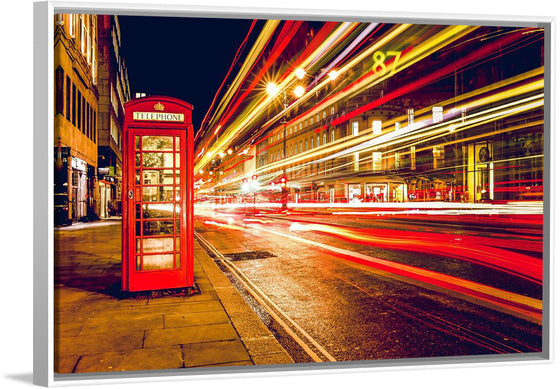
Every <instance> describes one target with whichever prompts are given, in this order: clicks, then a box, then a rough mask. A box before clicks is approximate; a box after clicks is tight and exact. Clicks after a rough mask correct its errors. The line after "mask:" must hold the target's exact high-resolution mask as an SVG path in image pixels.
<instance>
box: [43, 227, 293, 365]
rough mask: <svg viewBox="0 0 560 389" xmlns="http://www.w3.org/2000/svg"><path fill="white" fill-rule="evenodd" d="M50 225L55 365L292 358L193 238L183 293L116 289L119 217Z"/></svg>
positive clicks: (215, 362) (246, 361)
mask: <svg viewBox="0 0 560 389" xmlns="http://www.w3.org/2000/svg"><path fill="white" fill-rule="evenodd" d="M87 224H88V223H84V225H83V226H81V228H68V229H65V228H63V229H57V230H56V231H55V241H56V245H55V246H56V247H58V249H59V250H58V251H57V252H56V253H55V276H56V277H55V278H56V284H55V315H54V319H55V323H56V324H55V336H54V346H55V371H56V372H57V373H60V374H64V373H85V372H110V371H132V370H134V371H142V370H164V369H176V368H184V367H197V368H204V367H216V366H242V365H252V364H273V363H293V361H292V359H291V358H290V357H289V355H288V354H287V353H286V352H285V351H284V349H283V348H282V347H281V346H280V344H279V343H278V342H277V341H276V339H275V338H274V337H273V336H272V334H271V333H270V331H269V330H268V329H267V328H266V326H265V325H264V324H263V323H262V322H261V321H260V319H259V318H258V316H257V315H256V314H255V313H254V312H253V311H252V309H251V308H250V307H249V306H248V305H247V303H246V302H245V301H244V299H243V298H242V297H241V295H240V294H239V293H238V292H237V290H236V289H235V288H234V287H233V285H232V284H231V282H230V281H229V279H228V278H227V277H226V276H225V274H224V273H223V272H222V271H221V270H220V269H219V267H218V266H217V265H216V263H215V262H214V260H213V259H212V258H210V257H209V256H208V255H207V253H206V252H205V251H204V250H203V249H202V247H201V246H200V245H199V244H198V242H196V241H195V242H194V244H195V247H194V248H195V282H196V283H197V288H198V291H199V293H198V294H194V295H190V296H161V297H159V296H157V297H140V296H139V297H136V298H134V297H133V296H132V297H131V296H123V295H122V294H121V293H120V271H121V256H120V250H121V247H120V244H121V243H120V234H121V230H120V224H118V223H115V222H114V221H112V222H110V223H104V222H94V223H91V226H88V225H87Z"/></svg>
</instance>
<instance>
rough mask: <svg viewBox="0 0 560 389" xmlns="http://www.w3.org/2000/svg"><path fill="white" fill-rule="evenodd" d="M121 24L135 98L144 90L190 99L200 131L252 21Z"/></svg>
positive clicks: (139, 20)
mask: <svg viewBox="0 0 560 389" xmlns="http://www.w3.org/2000/svg"><path fill="white" fill-rule="evenodd" d="M119 22H120V26H121V38H122V46H123V47H122V55H123V57H124V60H125V63H126V64H127V71H128V77H129V81H130V87H131V92H132V97H134V94H135V93H136V92H145V93H146V94H147V95H167V96H171V97H176V98H178V99H181V100H184V101H187V102H189V103H191V104H192V105H194V111H193V124H194V129H195V131H196V130H198V128H199V127H200V122H201V121H202V119H203V117H204V115H205V114H206V111H207V110H208V108H209V107H210V104H211V102H212V99H213V98H214V94H215V93H216V91H217V90H218V88H219V87H220V84H221V83H222V81H223V79H224V77H225V76H226V74H227V71H228V69H229V67H230V65H231V63H232V60H233V58H234V56H235V53H236V52H237V49H238V48H239V46H240V45H241V42H242V41H243V39H244V38H245V36H246V35H247V33H248V31H249V27H250V25H251V20H248V19H247V20H245V19H205V18H200V19H195V18H171V17H144V16H119ZM255 30H256V31H258V29H254V30H253V34H252V36H253V35H254V34H255ZM251 44H252V42H251V41H249V42H248V43H247V46H248V47H249V48H250V47H251ZM242 60H243V56H241V61H242ZM235 74H236V72H235V71H232V74H230V77H231V76H235Z"/></svg>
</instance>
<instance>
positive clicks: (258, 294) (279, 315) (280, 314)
mask: <svg viewBox="0 0 560 389" xmlns="http://www.w3.org/2000/svg"><path fill="white" fill-rule="evenodd" d="M194 234H195V236H196V237H197V239H198V240H200V241H201V242H202V243H203V244H204V245H205V246H206V247H207V248H208V249H209V250H210V251H212V253H214V255H216V257H217V258H219V259H220V261H221V262H222V263H223V264H224V266H226V267H227V268H228V269H229V270H230V271H231V272H232V274H234V275H235V276H236V277H237V279H238V280H239V281H240V282H241V283H242V284H243V286H244V287H245V289H246V290H247V291H248V292H249V293H250V294H251V296H253V297H254V298H255V299H256V300H257V301H258V302H259V304H261V306H263V308H265V309H266V311H267V312H268V313H269V314H270V315H271V316H272V317H273V318H274V319H275V320H276V322H277V323H278V324H279V325H280V326H281V327H282V328H283V329H284V330H285V331H286V332H287V333H288V334H289V335H290V336H291V337H292V338H293V339H294V340H295V341H296V342H297V343H298V344H299V345H300V346H301V347H302V348H303V350H304V351H305V352H306V353H307V354H308V355H309V356H310V357H311V359H313V360H314V361H315V362H325V359H326V360H327V361H330V362H336V359H335V358H334V357H333V356H332V355H331V354H330V353H329V352H328V351H327V350H325V348H324V347H323V346H321V345H320V344H319V343H318V342H317V341H316V340H315V339H313V337H311V335H309V334H308V333H307V332H306V331H305V330H304V329H303V328H302V327H301V326H300V325H299V324H297V323H296V322H295V321H294V320H293V319H292V318H290V317H289V316H288V315H287V314H286V313H285V312H284V311H282V310H281V309H280V307H278V305H276V304H275V303H274V302H273V301H272V300H271V299H270V298H269V297H268V296H267V295H266V294H265V293H264V292H263V291H262V290H261V289H260V288H259V287H257V286H256V285H255V284H254V283H253V282H251V280H250V279H249V278H248V277H247V276H246V275H245V274H244V273H243V272H242V271H241V269H239V268H238V267H237V266H235V264H233V263H232V262H231V261H230V260H228V259H227V258H226V257H224V255H223V254H222V253H220V252H219V251H218V250H217V249H216V248H215V247H214V246H213V245H212V244H211V243H210V242H209V241H208V240H206V239H205V238H204V237H203V236H202V235H201V234H200V233H198V232H196V231H195V232H194ZM287 322H288V323H289V324H288V323H287ZM294 329H295V331H294ZM296 331H297V332H299V333H300V334H301V335H302V336H303V337H304V338H305V339H306V340H307V342H309V343H311V344H312V345H313V346H314V347H315V348H316V349H317V350H318V351H319V353H320V354H322V355H323V358H321V356H319V355H318V353H316V352H315V351H314V350H312V349H311V347H310V346H309V344H308V343H307V342H306V341H305V340H303V339H302V338H301V337H300V336H299V335H298V334H296Z"/></svg>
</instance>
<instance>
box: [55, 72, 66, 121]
mask: <svg viewBox="0 0 560 389" xmlns="http://www.w3.org/2000/svg"><path fill="white" fill-rule="evenodd" d="M55 73H56V74H55V76H56V114H57V115H58V114H61V115H62V114H63V113H64V70H62V67H61V66H59V67H57V68H56V71H55Z"/></svg>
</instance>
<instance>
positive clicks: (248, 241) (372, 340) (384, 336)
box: [195, 210, 542, 362]
mask: <svg viewBox="0 0 560 389" xmlns="http://www.w3.org/2000/svg"><path fill="white" fill-rule="evenodd" d="M461 216H462V217H461ZM461 216H457V217H441V216H425V215H424V216H422V215H420V216H418V215H416V216H408V217H403V216H383V215H358V216H357V215H343V214H337V215H333V214H332V213H330V214H329V213H326V212H317V213H309V212H305V213H303V212H302V213H297V212H294V213H291V214H287V215H286V214H278V213H266V214H262V213H261V214H256V215H253V214H251V213H248V214H246V213H245V212H235V211H227V212H224V211H219V212H218V211H210V210H207V211H204V212H199V213H198V215H197V217H196V223H195V230H196V231H197V232H198V233H199V234H200V236H201V237H203V238H204V239H205V240H206V241H207V242H208V243H209V244H210V245H212V246H213V247H214V249H215V250H217V251H218V252H219V253H221V255H223V256H224V257H225V258H227V259H228V260H230V261H231V263H232V264H233V265H234V266H235V267H236V268H237V269H238V270H239V271H240V272H242V273H243V274H244V275H245V276H246V277H247V278H248V279H250V280H251V282H252V283H253V284H254V285H256V287H258V288H259V289H260V290H261V291H262V292H263V293H264V294H266V296H268V298H269V299H270V300H271V301H273V302H274V304H275V305H277V306H278V307H279V309H281V310H282V311H283V312H284V313H285V314H286V315H287V316H288V317H289V318H290V319H291V320H293V321H294V322H295V323H297V325H299V326H300V327H301V328H302V329H304V330H305V331H306V332H307V334H309V336H310V337H312V338H313V339H314V340H315V341H316V342H317V343H318V344H319V345H321V346H322V347H323V348H324V349H325V350H326V351H328V353H329V354H330V355H331V356H332V357H333V358H334V359H336V360H337V361H351V360H354V361H355V360H379V359H398V358H420V357H442V356H467V355H484V354H516V353H527V352H540V351H541V347H542V339H541V332H542V326H541V323H540V320H539V315H538V314H536V315H533V314H531V315H533V316H531V315H527V314H526V313H524V312H522V311H520V310H518V308H517V305H523V304H529V305H530V304H537V305H538V303H539V302H541V300H542V273H541V274H540V277H541V278H540V280H539V274H538V270H539V267H540V269H541V272H542V221H541V222H540V224H539V220H538V218H536V219H535V218H534V217H517V216H516V217H514V218H508V217H500V218H496V217H479V216H476V217H474V216H469V215H461ZM369 258H373V260H370V259H369ZM372 261H373V262H372ZM375 261H381V262H375ZM539 261H540V262H539ZM224 271H226V272H227V269H226V268H225V267H224ZM230 276H231V278H232V280H234V283H235V277H234V276H233V275H232V274H230ZM465 282H467V283H465ZM237 284H238V286H239V288H240V289H243V286H242V285H241V284H240V283H237ZM449 285H450V286H449ZM473 285H474V286H473ZM481 285H482V286H481ZM448 286H449V287H448ZM485 287H490V288H491V291H489V292H488V295H490V296H491V297H492V298H490V299H488V298H486V297H481V294H480V290H482V289H481V288H485ZM469 288H470V289H469ZM465 290H467V292H465ZM244 295H245V296H246V297H247V300H248V301H249V302H250V303H251V304H252V305H253V307H254V309H255V311H257V312H258V313H259V314H260V316H261V318H262V319H263V321H265V324H267V325H269V327H271V328H272V329H273V330H275V332H277V334H278V338H279V340H280V341H281V343H283V345H284V346H285V347H286V348H287V349H288V351H290V353H291V354H292V357H293V358H294V360H296V361H299V362H307V361H308V360H309V358H308V357H307V356H306V355H305V353H303V352H302V351H301V349H300V348H298V346H297V345H294V342H293V341H291V340H290V337H289V336H288V335H287V334H286V333H285V331H283V330H282V329H281V328H280V326H279V325H278V324H277V323H275V321H274V320H273V319H272V318H271V317H270V315H267V313H266V311H265V310H264V309H263V308H262V307H261V306H260V305H259V304H258V302H256V301H255V299H253V298H251V296H250V295H249V293H244ZM504 296H506V297H504ZM492 299H495V300H496V301H498V299H501V300H500V301H502V300H503V301H505V302H506V303H505V304H502V303H501V302H496V301H494V300H492ZM527 301H529V302H527Z"/></svg>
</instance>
